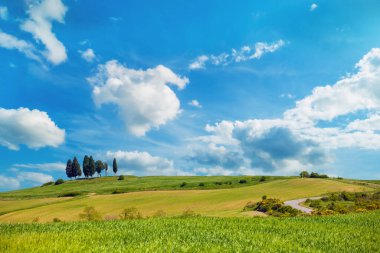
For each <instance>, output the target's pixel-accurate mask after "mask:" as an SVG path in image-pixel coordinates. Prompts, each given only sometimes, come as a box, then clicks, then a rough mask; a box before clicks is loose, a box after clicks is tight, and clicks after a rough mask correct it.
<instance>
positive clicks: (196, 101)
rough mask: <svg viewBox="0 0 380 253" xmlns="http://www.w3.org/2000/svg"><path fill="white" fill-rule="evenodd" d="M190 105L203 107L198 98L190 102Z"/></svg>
mask: <svg viewBox="0 0 380 253" xmlns="http://www.w3.org/2000/svg"><path fill="white" fill-rule="evenodd" d="M189 105H191V106H193V107H197V108H202V105H201V103H199V101H198V100H196V99H193V100H191V101H190V102H189Z"/></svg>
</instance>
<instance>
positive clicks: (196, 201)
mask: <svg viewBox="0 0 380 253" xmlns="http://www.w3.org/2000/svg"><path fill="white" fill-rule="evenodd" d="M370 190H372V189H371V188H368V187H365V186H361V185H354V184H347V183H343V182H338V181H333V180H324V179H301V178H299V179H285V180H277V181H273V182H268V183H265V184H260V185H253V186H247V187H241V188H233V189H219V190H177V191H143V192H132V193H125V194H117V195H88V196H86V197H79V198H73V199H64V200H62V201H61V202H54V200H53V199H50V200H47V199H34V200H12V201H6V200H4V201H0V210H5V211H8V213H6V214H4V215H1V216H0V222H31V221H32V220H33V219H35V218H38V219H39V221H40V222H48V221H52V220H53V218H59V219H61V220H64V221H73V220H79V216H78V214H79V213H81V212H82V211H83V209H84V207H86V206H94V207H95V208H96V209H97V210H98V211H100V212H101V213H102V215H104V216H114V217H117V216H118V215H119V214H120V213H121V211H122V210H123V209H124V208H127V207H132V206H134V207H137V208H138V209H139V210H140V211H141V212H142V214H143V215H144V216H151V215H152V214H154V213H155V212H156V211H157V210H163V211H164V212H166V213H167V214H168V215H178V214H180V213H182V212H183V211H184V210H186V209H191V210H193V211H195V212H196V213H199V214H202V215H205V216H220V217H227V216H243V215H244V213H242V212H241V211H242V209H243V207H244V206H245V204H246V203H247V202H248V201H258V200H259V199H260V198H261V197H262V196H263V195H267V196H268V197H275V198H279V199H281V200H289V199H296V198H302V197H312V196H320V195H322V194H325V193H328V192H337V191H370ZM55 200H56V199H55ZM26 201H27V202H26ZM33 201H35V202H33ZM43 201H45V202H44V203H43ZM58 201H59V200H58ZM21 203H24V204H21ZM18 204H19V205H18ZM20 205H24V207H23V210H19V209H20ZM35 205H43V206H37V207H33V206H35ZM11 206H13V207H14V208H15V209H13V210H18V211H14V212H11V210H12V208H13V207H11ZM7 208H8V209H7Z"/></svg>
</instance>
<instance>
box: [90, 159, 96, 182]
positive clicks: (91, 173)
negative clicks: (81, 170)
mask: <svg viewBox="0 0 380 253" xmlns="http://www.w3.org/2000/svg"><path fill="white" fill-rule="evenodd" d="M89 166H90V176H91V177H92V176H93V175H94V174H95V161H94V158H92V156H90V162H89Z"/></svg>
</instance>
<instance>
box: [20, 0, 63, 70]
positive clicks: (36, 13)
mask: <svg viewBox="0 0 380 253" xmlns="http://www.w3.org/2000/svg"><path fill="white" fill-rule="evenodd" d="M66 11H67V7H66V6H65V5H64V4H63V3H62V1H61V0H33V1H28V10H27V13H28V15H29V18H28V19H27V20H25V22H23V23H22V24H21V29H22V30H24V31H26V32H29V33H31V34H32V35H33V37H34V39H35V40H36V41H37V42H41V43H42V44H43V45H44V46H45V51H44V52H43V55H44V56H45V57H46V58H47V59H48V61H50V62H51V63H53V64H60V63H62V62H64V61H66V59H67V54H66V48H65V46H64V45H63V43H62V42H61V41H59V40H58V39H57V37H56V35H55V34H54V33H53V31H52V29H53V25H52V23H53V22H59V23H64V17H65V14H66Z"/></svg>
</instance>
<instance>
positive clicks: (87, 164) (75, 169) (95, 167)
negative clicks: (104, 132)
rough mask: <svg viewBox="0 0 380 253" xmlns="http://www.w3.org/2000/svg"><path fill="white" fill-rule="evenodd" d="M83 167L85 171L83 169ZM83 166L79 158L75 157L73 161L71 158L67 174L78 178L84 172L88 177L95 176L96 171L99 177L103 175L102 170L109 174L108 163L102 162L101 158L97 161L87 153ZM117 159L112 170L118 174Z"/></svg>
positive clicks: (69, 176) (67, 165) (68, 162)
mask: <svg viewBox="0 0 380 253" xmlns="http://www.w3.org/2000/svg"><path fill="white" fill-rule="evenodd" d="M82 168H83V171H82ZM82 168H81V166H80V164H79V162H78V159H77V158H76V157H74V159H73V160H72V161H71V159H69V160H68V161H67V163H66V175H67V177H68V178H75V179H76V178H77V177H81V176H82V174H83V175H84V176H85V177H86V178H89V177H93V176H94V175H95V173H97V174H98V176H99V177H101V176H102V171H104V172H105V175H106V176H107V172H108V163H107V162H102V161H101V160H97V161H95V160H94V158H93V157H92V156H88V155H85V156H84V158H83V167H82ZM117 170H118V168H117V161H116V158H114V159H113V162H112V171H113V173H114V174H115V175H116V174H117Z"/></svg>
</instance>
